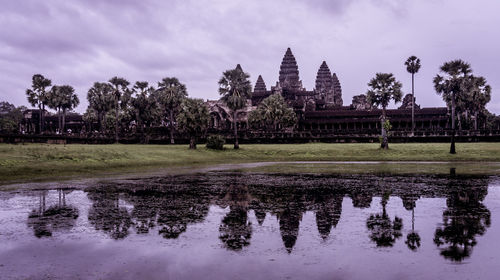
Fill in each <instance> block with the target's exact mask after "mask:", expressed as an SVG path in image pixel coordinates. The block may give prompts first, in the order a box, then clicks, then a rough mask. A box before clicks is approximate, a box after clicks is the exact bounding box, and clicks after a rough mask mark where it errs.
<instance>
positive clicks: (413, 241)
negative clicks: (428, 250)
mask: <svg viewBox="0 0 500 280" xmlns="http://www.w3.org/2000/svg"><path fill="white" fill-rule="evenodd" d="M418 198H419V196H418V195H417V194H414V193H408V194H403V195H402V196H401V199H402V200H403V206H404V208H405V209H406V210H408V211H411V231H410V233H408V235H406V241H405V244H406V246H408V249H410V250H412V251H415V250H417V249H418V248H420V235H419V234H418V233H417V232H416V231H415V206H416V202H417V200H418Z"/></svg>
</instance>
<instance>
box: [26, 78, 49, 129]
mask: <svg viewBox="0 0 500 280" xmlns="http://www.w3.org/2000/svg"><path fill="white" fill-rule="evenodd" d="M51 85H52V81H51V80H49V79H47V78H45V77H44V76H43V75H41V74H35V75H33V78H32V83H31V89H27V90H26V95H27V96H28V102H29V103H30V104H31V106H33V107H36V106H38V109H39V111H40V118H39V121H40V125H39V128H40V131H39V132H40V133H42V132H43V125H44V123H43V121H44V120H43V119H44V115H43V112H44V111H45V105H47V96H46V94H47V92H46V91H45V89H46V88H47V87H50V86H51Z"/></svg>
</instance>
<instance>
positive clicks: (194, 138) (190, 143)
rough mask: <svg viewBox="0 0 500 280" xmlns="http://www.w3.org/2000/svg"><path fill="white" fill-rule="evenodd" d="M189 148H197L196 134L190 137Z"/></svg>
mask: <svg viewBox="0 0 500 280" xmlns="http://www.w3.org/2000/svg"><path fill="white" fill-rule="evenodd" d="M189 149H191V150H194V149H196V137H194V136H191V138H190V139H189Z"/></svg>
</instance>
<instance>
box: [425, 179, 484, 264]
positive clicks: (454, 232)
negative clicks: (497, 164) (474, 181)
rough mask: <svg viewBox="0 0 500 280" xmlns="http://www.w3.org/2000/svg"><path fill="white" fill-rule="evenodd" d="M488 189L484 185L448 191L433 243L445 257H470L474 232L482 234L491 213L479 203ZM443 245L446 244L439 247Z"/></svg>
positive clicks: (474, 240) (475, 242)
mask: <svg viewBox="0 0 500 280" xmlns="http://www.w3.org/2000/svg"><path fill="white" fill-rule="evenodd" d="M466 187H469V186H466ZM455 188H457V187H455ZM487 192H488V190H487V188H482V189H477V188H472V189H471V188H467V189H462V190H454V191H453V192H452V193H451V194H450V195H449V197H448V199H447V201H446V204H447V206H448V208H447V209H446V210H445V211H444V212H443V225H442V227H438V228H437V229H436V232H435V233H434V243H435V244H436V245H437V246H438V247H439V248H440V249H441V255H442V256H443V257H444V258H446V259H450V260H452V261H456V262H460V261H462V260H464V259H465V258H467V257H469V256H470V254H471V252H472V248H473V247H474V246H475V245H476V244H477V241H476V235H483V234H484V233H485V232H486V228H488V227H489V226H490V223H491V220H490V218H491V213H490V211H489V210H488V209H487V208H486V207H485V206H484V205H483V204H482V203H481V201H482V200H483V199H484V197H485V196H486V194H487ZM444 245H448V246H447V247H444V248H441V246H444Z"/></svg>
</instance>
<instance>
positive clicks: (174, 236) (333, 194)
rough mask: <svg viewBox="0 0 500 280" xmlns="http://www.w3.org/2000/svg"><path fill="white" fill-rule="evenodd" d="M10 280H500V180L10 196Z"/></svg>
mask: <svg viewBox="0 0 500 280" xmlns="http://www.w3.org/2000/svg"><path fill="white" fill-rule="evenodd" d="M0 244H1V246H0V278H1V279H306V278H308V279H499V278H498V277H499V275H500V180H499V178H498V177H496V176H483V175H481V176H461V175H459V174H454V173H453V172H452V174H451V175H418V176H415V175H390V174H389V175H387V174H385V175H373V174H360V175H312V174H286V175H284V174H281V175H280V174H263V173H261V174H258V173H237V172H208V173H205V174H197V175H178V176H166V177H153V178H136V179H122V180H115V181H106V182H101V183H93V184H89V185H88V186H85V187H65V188H60V189H57V188H55V187H54V188H51V186H50V184H49V185H48V186H47V187H45V188H43V189H40V190H33V189H29V190H27V189H21V190H14V191H3V192H0Z"/></svg>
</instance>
